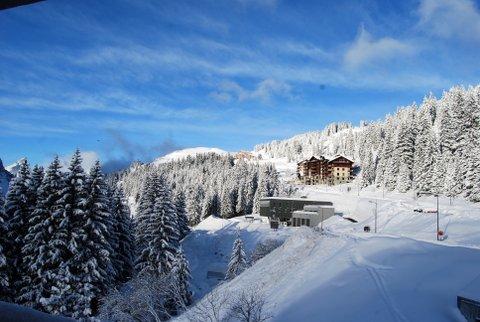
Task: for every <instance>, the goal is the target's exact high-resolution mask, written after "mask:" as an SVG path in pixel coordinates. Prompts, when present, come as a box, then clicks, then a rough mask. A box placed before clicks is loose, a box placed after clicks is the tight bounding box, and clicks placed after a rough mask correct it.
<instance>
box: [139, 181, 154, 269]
mask: <svg viewBox="0 0 480 322" xmlns="http://www.w3.org/2000/svg"><path fill="white" fill-rule="evenodd" d="M154 179H155V175H153V176H151V177H147V178H146V180H145V183H144V186H143V189H142V193H141V195H140V200H139V203H138V208H137V216H136V218H135V221H136V222H135V248H136V249H135V270H136V271H137V272H142V271H144V270H145V269H146V268H147V267H148V256H149V252H150V251H149V245H148V244H149V241H150V239H151V238H152V231H151V227H152V226H151V219H152V213H153V209H154V205H155V198H156V196H155V190H154Z"/></svg>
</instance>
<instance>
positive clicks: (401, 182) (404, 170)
mask: <svg viewBox="0 0 480 322" xmlns="http://www.w3.org/2000/svg"><path fill="white" fill-rule="evenodd" d="M402 112H403V113H402V114H405V115H404V116H403V119H402V122H401V124H400V128H399V133H398V141H397V147H396V153H397V154H398V157H399V162H400V168H399V171H398V177H397V189H398V190H399V191H400V192H407V191H408V190H410V189H411V188H412V171H413V155H414V151H415V131H414V129H413V127H412V125H413V124H414V122H415V117H414V116H415V107H409V108H407V109H405V111H402Z"/></svg>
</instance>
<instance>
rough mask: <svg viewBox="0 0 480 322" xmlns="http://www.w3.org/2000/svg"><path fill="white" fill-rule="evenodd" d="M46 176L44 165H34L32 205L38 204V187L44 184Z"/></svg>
mask: <svg viewBox="0 0 480 322" xmlns="http://www.w3.org/2000/svg"><path fill="white" fill-rule="evenodd" d="M43 177H44V170H43V167H41V166H38V165H34V166H33V168H32V180H31V182H30V189H31V191H32V193H31V197H32V199H33V200H32V205H36V204H37V200H36V197H37V195H38V188H40V185H41V184H42V181H43Z"/></svg>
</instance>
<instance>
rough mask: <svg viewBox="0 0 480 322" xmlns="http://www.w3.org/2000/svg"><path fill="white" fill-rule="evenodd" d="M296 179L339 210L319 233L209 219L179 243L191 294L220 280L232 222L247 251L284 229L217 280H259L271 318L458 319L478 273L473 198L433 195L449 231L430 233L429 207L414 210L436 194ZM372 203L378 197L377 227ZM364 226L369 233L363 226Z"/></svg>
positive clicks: (240, 284) (250, 283)
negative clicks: (249, 262)
mask: <svg viewBox="0 0 480 322" xmlns="http://www.w3.org/2000/svg"><path fill="white" fill-rule="evenodd" d="M282 170H283V171H281V172H283V173H282V174H281V176H282V178H283V179H284V180H285V179H287V180H289V179H290V178H292V175H291V172H290V173H289V171H292V170H293V166H291V165H288V164H284V165H283V169H282ZM296 188H297V191H296V193H295V194H296V195H297V196H306V197H311V198H315V199H321V200H327V201H332V202H333V204H334V207H335V212H336V214H337V215H336V216H334V217H331V218H329V219H327V220H326V221H325V222H324V228H325V233H324V234H321V233H320V232H319V231H315V230H313V229H311V228H307V227H300V228H296V227H295V228H294V227H289V228H281V229H279V230H278V231H273V230H271V229H270V228H269V226H268V223H267V221H266V219H264V222H263V223H260V222H254V223H248V222H246V221H245V219H244V218H243V217H242V218H240V217H238V218H233V219H230V220H223V219H218V218H209V219H207V220H206V221H204V222H202V223H201V224H200V225H199V226H198V227H196V228H195V230H194V231H193V232H192V234H191V235H190V236H189V237H187V238H186V240H184V242H183V245H184V247H185V250H186V253H187V256H188V259H189V261H190V264H191V269H192V276H193V285H194V290H195V292H196V296H195V297H196V299H199V298H200V297H201V296H203V295H204V294H205V293H206V292H207V291H208V290H210V289H212V288H213V287H214V286H215V284H216V283H218V281H215V280H211V279H210V280H208V279H207V278H206V273H207V271H208V270H215V269H216V270H219V271H225V267H226V266H227V261H228V258H229V255H230V251H231V247H232V245H233V240H234V238H235V232H236V230H237V229H238V230H239V232H240V235H241V237H242V238H243V239H244V241H245V244H246V248H247V251H250V250H251V249H252V248H253V247H254V245H255V243H256V242H257V241H258V240H261V239H267V238H282V239H284V238H287V240H286V242H285V243H284V245H283V246H281V247H280V248H278V249H276V250H275V251H273V252H272V253H270V254H269V255H267V256H266V257H264V258H263V259H261V260H260V261H258V262H257V263H256V264H254V265H253V266H252V267H250V268H249V269H247V270H246V271H245V272H243V273H242V274H241V275H239V276H238V277H236V278H235V279H234V280H232V281H231V282H227V283H221V284H220V285H219V286H218V287H217V289H218V290H220V291H222V292H225V293H226V294H230V295H228V296H233V295H234V294H235V293H238V291H240V290H242V289H248V288H251V287H255V288H258V289H260V290H261V291H262V292H264V293H265V296H266V299H267V300H268V305H269V307H270V310H271V312H272V313H273V315H274V316H273V318H272V321H326V322H330V321H369V322H373V321H379V322H380V321H381V322H384V321H436V322H437V321H465V319H464V318H463V316H462V315H461V314H460V312H459V311H458V309H457V308H456V296H457V295H458V294H459V293H460V292H461V291H462V290H463V289H465V288H466V286H467V285H469V283H470V281H472V280H474V279H475V278H477V277H478V276H479V275H480V270H479V269H478V268H479V267H480V206H478V205H476V204H472V203H470V202H467V201H464V200H462V199H455V200H453V205H450V200H449V199H447V198H440V207H439V208H440V229H441V230H443V231H444V232H445V234H446V235H447V239H446V240H444V241H436V235H435V231H436V215H435V214H434V213H418V212H414V211H413V210H414V209H415V208H422V209H424V210H433V209H435V208H436V199H435V198H434V197H422V198H419V199H416V198H415V197H414V196H413V194H401V193H385V194H384V193H383V191H381V190H379V189H374V188H367V189H363V190H361V191H360V192H358V189H357V186H356V183H355V182H354V183H350V184H347V185H340V186H336V187H326V186H303V185H298V186H296ZM372 202H377V204H378V217H377V223H378V233H377V234H374V233H373V230H374V222H375V220H374V218H375V217H374V213H375V212H374V211H375V204H374V203H372ZM344 217H349V218H354V219H355V220H357V221H358V223H353V222H351V221H349V220H346V219H345V218H344ZM365 225H369V226H370V227H371V229H372V232H370V233H365V232H364V231H363V228H364V226H365ZM477 292H478V293H479V295H480V290H477ZM184 318H185V317H180V318H179V320H182V319H184Z"/></svg>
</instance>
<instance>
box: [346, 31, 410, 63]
mask: <svg viewBox="0 0 480 322" xmlns="http://www.w3.org/2000/svg"><path fill="white" fill-rule="evenodd" d="M413 53H415V48H414V47H413V46H412V45H411V44H409V43H406V42H402V41H400V40H397V39H394V38H390V37H384V38H380V39H377V40H375V39H373V37H372V36H371V35H370V34H369V33H368V32H367V31H366V30H365V29H364V28H363V27H362V28H361V29H360V32H359V34H358V36H357V38H356V39H355V41H354V42H353V43H352V45H351V46H350V47H349V48H348V50H347V52H346V53H345V56H344V63H345V65H346V66H347V67H349V68H358V67H360V66H362V65H367V64H370V63H373V62H378V61H379V60H382V61H387V60H390V59H393V58H396V57H399V56H405V55H411V54H413Z"/></svg>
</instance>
